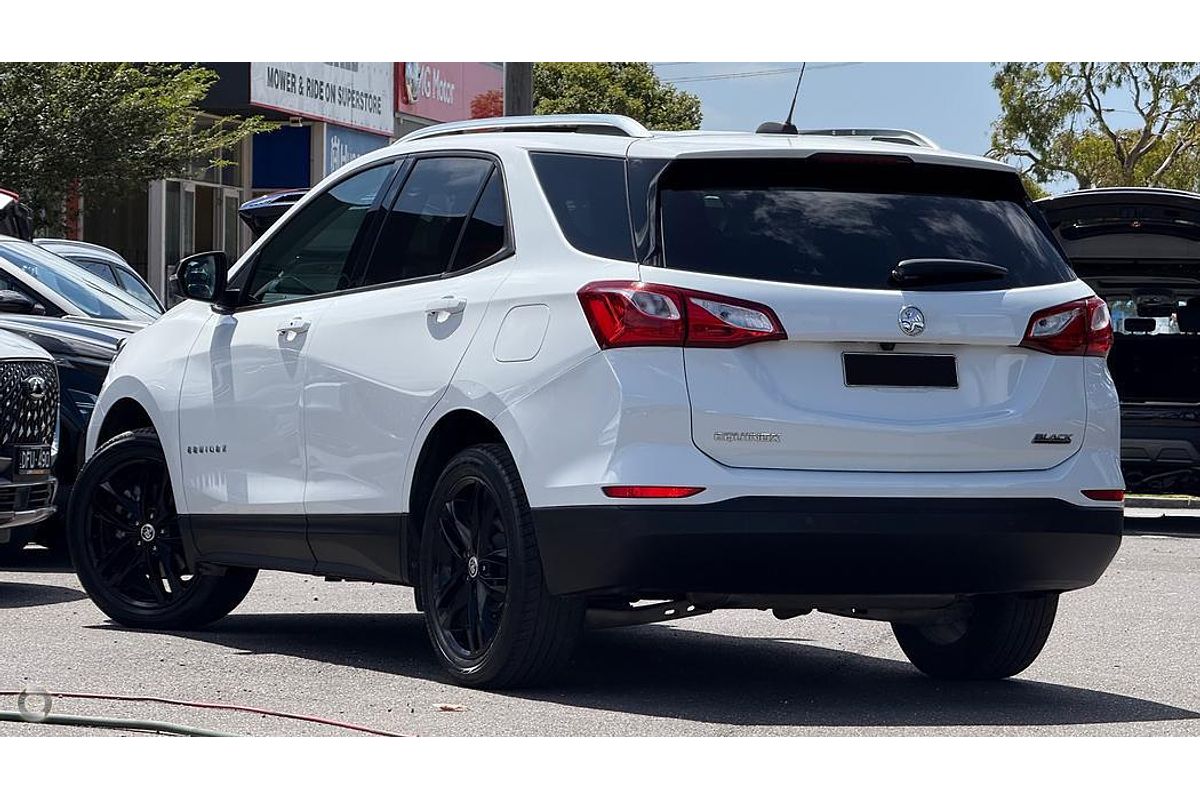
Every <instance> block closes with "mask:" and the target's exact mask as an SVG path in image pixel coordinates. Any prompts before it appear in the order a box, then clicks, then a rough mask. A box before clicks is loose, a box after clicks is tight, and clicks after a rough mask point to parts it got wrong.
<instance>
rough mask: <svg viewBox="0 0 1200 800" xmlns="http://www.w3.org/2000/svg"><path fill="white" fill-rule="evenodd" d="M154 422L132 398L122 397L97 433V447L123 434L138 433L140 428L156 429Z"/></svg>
mask: <svg viewBox="0 0 1200 800" xmlns="http://www.w3.org/2000/svg"><path fill="white" fill-rule="evenodd" d="M154 427H155V426H154V420H153V419H151V417H150V412H149V411H147V410H146V409H145V407H144V406H143V405H142V404H141V403H140V402H138V401H137V400H135V399H134V398H132V397H122V398H120V399H119V400H117V401H116V402H115V403H113V404H112V406H111V407H109V409H108V411H107V413H105V415H104V417H103V420H102V422H101V423H100V427H99V429H98V431H97V433H96V442H95V446H96V447H99V446H100V445H102V444H104V443H105V442H107V441H108V440H109V439H111V438H113V437H114V436H117V435H119V434H122V433H128V432H129V431H136V430H138V429H139V428H154Z"/></svg>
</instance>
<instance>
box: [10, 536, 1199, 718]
mask: <svg viewBox="0 0 1200 800" xmlns="http://www.w3.org/2000/svg"><path fill="white" fill-rule="evenodd" d="M1128 524H1129V526H1130V527H1131V528H1132V529H1133V530H1135V531H1136V532H1137V533H1139V534H1140V535H1134V536H1129V537H1127V538H1126V540H1125V542H1124V544H1123V546H1122V548H1121V551H1120V553H1119V554H1118V556H1117V559H1116V561H1115V562H1114V563H1113V566H1112V567H1110V569H1109V571H1108V573H1107V574H1106V575H1105V576H1104V578H1102V579H1101V581H1100V583H1099V584H1097V585H1096V586H1094V587H1092V588H1090V589H1086V590H1083V591H1080V592H1075V593H1072V594H1069V595H1067V596H1065V597H1064V599H1063V602H1062V604H1061V605H1060V607H1059V616H1058V621H1057V624H1056V626H1055V629H1054V632H1053V634H1052V635H1051V638H1050V641H1049V643H1048V645H1047V647H1046V650H1045V651H1044V652H1043V654H1042V656H1041V658H1040V659H1039V660H1038V661H1037V662H1036V663H1035V664H1034V665H1033V667H1031V668H1030V669H1029V670H1027V671H1026V672H1025V673H1023V674H1022V675H1021V676H1019V677H1018V678H1016V679H1013V680H1008V681H1003V682H999V683H961V684H948V683H936V682H934V681H931V680H928V679H926V678H924V677H922V676H921V675H920V674H919V673H917V672H916V671H915V670H914V669H913V668H911V667H910V666H909V665H908V663H907V662H906V661H905V660H904V657H903V655H902V654H901V652H900V650H899V648H898V647H897V646H896V644H895V641H894V639H893V638H892V635H891V630H890V628H889V627H888V626H887V625H885V624H882V623H875V622H866V621H858V620H847V619H841V618H837V617H830V616H826V615H822V614H812V615H809V616H805V617H799V618H797V619H792V620H788V621H786V622H781V621H779V620H776V619H775V618H774V617H772V616H771V615H770V614H769V613H767V612H755V611H726V612H718V613H714V614H710V615H707V616H702V617H696V618H693V619H689V620H682V621H680V622H677V623H672V624H659V625H653V626H644V627H640V628H627V629H617V630H609V631H603V632H595V633H592V634H590V635H589V636H588V638H587V640H586V643H585V645H584V647H583V648H581V650H580V652H579V653H578V655H577V656H576V658H575V662H574V664H573V665H572V667H571V669H570V670H569V672H568V674H567V675H566V676H565V677H564V678H563V679H562V680H560V681H559V682H558V683H557V684H556V685H555V686H553V687H550V688H545V689H537V690H521V691H512V692H503V693H487V692H479V691H473V690H469V689H462V688H459V687H456V686H453V685H451V684H448V683H446V682H444V681H443V679H442V677H441V674H440V673H439V671H438V669H437V666H436V664H435V662H434V660H433V656H432V654H431V653H430V650H429V646H428V644H427V642H426V639H425V631H424V628H423V623H422V618H421V616H420V615H419V614H417V613H416V612H415V610H414V607H413V603H412V593H411V591H410V590H407V589H402V588H397V587H391V586H378V585H371V584H355V583H326V582H324V581H322V580H321V579H319V578H313V577H306V576H298V575H286V574H280V573H262V574H261V575H260V577H259V581H258V583H257V585H256V586H255V588H254V590H253V591H252V592H251V593H250V596H249V597H248V598H247V600H246V602H245V603H243V605H242V606H241V607H240V608H239V609H238V610H237V611H236V612H235V613H234V614H233V615H231V616H229V617H228V618H226V619H225V620H223V621H221V622H219V623H217V624H216V625H213V626H212V627H210V628H207V629H205V630H201V631H193V632H177V633H147V632H139V631H132V630H127V629H123V628H119V627H116V626H114V625H112V624H111V623H109V622H108V621H107V620H106V619H105V617H104V615H103V614H101V613H100V611H99V610H97V609H96V607H95V606H93V605H92V603H91V602H90V601H89V600H88V599H87V597H86V596H85V595H84V593H83V591H82V590H81V589H80V587H79V584H78V582H77V581H76V580H75V576H74V574H73V573H72V572H71V570H70V567H69V565H68V564H67V563H66V561H65V560H64V559H62V558H59V557H56V556H55V555H53V554H51V553H49V552H47V551H44V550H39V549H27V550H26V551H25V553H24V554H23V556H22V558H21V560H20V562H19V563H17V564H14V565H10V566H8V567H4V568H0V689H4V690H20V689H23V688H28V687H35V688H42V689H45V690H49V691H51V692H55V691H62V692H85V693H99V694H120V695H151V696H156V697H167V698H176V699H184V700H194V701H206V702H215V703H227V704H238V705H243V706H250V707H256V708H261V709H269V710H275V711H283V712H288V713H293V714H302V715H314V716H317V717H322V718H328V719H333V720H338V721H343V722H350V723H355V724H359V725H363V726H367V727H370V728H374V729H380V730H387V731H391V732H396V733H403V734H413V735H769V734H784V735H824V734H836V735H881V734H942V735H975V734H1006V735H1014V734H1021V735H1157V734H1184V735H1198V734H1200V681H1198V680H1197V679H1196V672H1197V665H1198V662H1200V519H1197V518H1195V517H1191V518H1187V517H1179V518H1171V517H1168V518H1164V519H1145V518H1140V519H1130V520H1129V521H1128ZM0 710H9V711H15V710H16V701H15V699H14V698H13V697H11V696H0ZM55 711H56V712H60V713H64V714H85V715H102V716H112V717H126V718H140V719H155V720H163V721H169V722H174V723H181V724H186V725H192V726H197V727H202V728H207V729H212V730H219V731H225V732H229V733H240V734H279V735H331V734H349V733H352V732H351V731H347V730H344V729H339V728H333V727H329V726H326V725H321V724H317V723H313V722H305V721H298V720H289V719H280V718H275V717H270V716H263V715H260V714H257V713H246V712H233V711H225V710H200V709H191V708H179V707H173V706H166V705H159V704H155V703H145V702H138V703H129V702H118V701H99V700H75V699H66V698H64V699H59V700H57V701H56V703H55ZM81 733H87V734H91V733H96V731H91V730H85V729H79V728H62V727H50V726H41V725H29V724H24V723H15V722H11V723H6V722H0V735H78V734H81Z"/></svg>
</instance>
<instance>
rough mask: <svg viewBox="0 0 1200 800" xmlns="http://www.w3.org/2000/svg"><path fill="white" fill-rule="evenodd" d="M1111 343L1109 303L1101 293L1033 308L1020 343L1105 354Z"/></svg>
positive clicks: (1075, 353) (1045, 349) (1061, 353)
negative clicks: (1098, 295)
mask: <svg viewBox="0 0 1200 800" xmlns="http://www.w3.org/2000/svg"><path fill="white" fill-rule="evenodd" d="M1112 343H1113V329H1112V317H1110V316H1109V313H1108V304H1107V303H1105V302H1104V301H1103V300H1101V299H1100V298H1099V297H1087V298H1084V299H1083V300H1073V301H1072V302H1070V303H1063V304H1062V305H1061V306H1054V307H1053V308H1045V309H1042V310H1041V311H1037V312H1034V314H1033V316H1032V317H1031V318H1030V319H1029V327H1028V328H1026V329H1025V338H1024V339H1022V340H1021V347H1028V348H1029V349H1031V350H1040V351H1041V352H1043V353H1051V354H1053V355H1059V356H1100V357H1101V358H1103V357H1105V356H1107V355H1108V351H1109V350H1111V349H1112Z"/></svg>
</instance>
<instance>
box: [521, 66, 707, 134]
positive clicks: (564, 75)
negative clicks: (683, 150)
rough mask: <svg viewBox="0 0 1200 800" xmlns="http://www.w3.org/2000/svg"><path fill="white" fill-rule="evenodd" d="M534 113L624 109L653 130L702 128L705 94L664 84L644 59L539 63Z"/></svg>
mask: <svg viewBox="0 0 1200 800" xmlns="http://www.w3.org/2000/svg"><path fill="white" fill-rule="evenodd" d="M533 111H534V113H535V114H624V115H625V116H628V117H632V118H634V119H636V120H637V121H638V122H641V123H642V124H643V125H645V126H646V127H647V128H651V129H653V130H663V131H672V130H691V129H695V128H699V127H700V119H701V114H700V98H699V97H697V96H696V95H694V94H691V93H689V92H684V91H680V90H679V89H676V88H675V87H674V86H670V85H667V84H664V83H663V82H662V81H661V80H659V78H658V76H657V75H655V74H654V70H653V69H652V68H651V67H650V65H649V64H648V63H646V62H643V61H604V62H597V61H585V62H554V63H540V64H534V67H533Z"/></svg>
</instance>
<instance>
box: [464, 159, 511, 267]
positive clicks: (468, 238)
mask: <svg viewBox="0 0 1200 800" xmlns="http://www.w3.org/2000/svg"><path fill="white" fill-rule="evenodd" d="M507 222H508V210H507V207H506V206H505V203H504V181H503V180H502V179H501V178H500V171H499V170H497V169H494V168H493V169H492V176H491V177H490V178H488V182H487V184H486V185H485V186H484V187H483V194H481V195H480V196H479V201H478V202H476V203H475V210H474V211H472V212H471V218H470V219H468V220H467V226H466V228H465V229H464V230H463V234H462V239H461V240H459V243H458V251H457V252H456V253H455V254H454V264H453V268H454V269H467V268H468V267H473V266H475V265H476V264H479V263H482V262H484V261H486V260H487V259H489V258H491V257H492V256H494V255H496V254H497V253H499V252H500V251H502V250H503V249H504V244H505V234H504V231H505V228H506V227H507Z"/></svg>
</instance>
